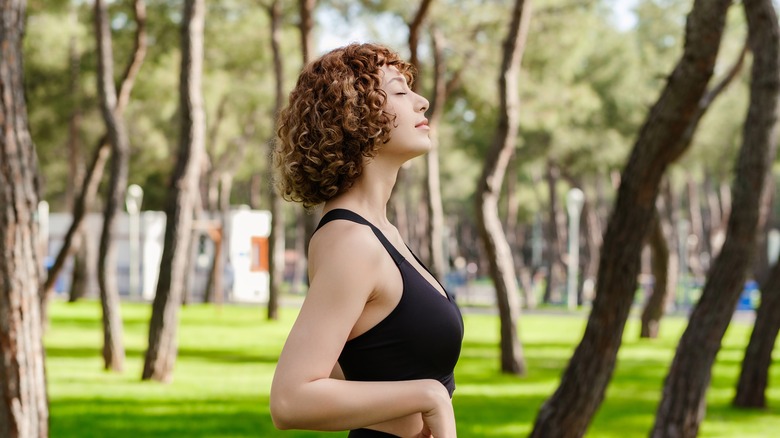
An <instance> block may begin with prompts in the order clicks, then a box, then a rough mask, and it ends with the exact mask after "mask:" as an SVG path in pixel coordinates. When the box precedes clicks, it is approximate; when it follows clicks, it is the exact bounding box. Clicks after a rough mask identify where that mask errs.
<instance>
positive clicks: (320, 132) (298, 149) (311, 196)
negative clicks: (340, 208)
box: [273, 44, 414, 208]
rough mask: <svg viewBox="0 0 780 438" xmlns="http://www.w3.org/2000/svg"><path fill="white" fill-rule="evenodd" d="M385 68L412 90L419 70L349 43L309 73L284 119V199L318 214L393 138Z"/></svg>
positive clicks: (280, 180) (280, 173) (279, 146)
mask: <svg viewBox="0 0 780 438" xmlns="http://www.w3.org/2000/svg"><path fill="white" fill-rule="evenodd" d="M383 66H393V67H395V68H397V69H398V70H399V72H400V73H401V74H403V75H404V76H405V77H406V80H407V81H408V82H409V85H410V86H411V84H412V81H413V79H414V78H413V76H414V70H413V67H412V65H411V64H409V63H407V62H405V61H402V60H401V59H400V58H399V56H398V54H397V53H395V52H393V51H392V50H390V49H388V48H386V47H383V46H380V45H376V44H350V45H348V46H345V47H341V48H338V49H335V50H333V51H331V52H329V53H326V54H325V55H323V56H322V57H321V58H319V59H317V60H316V61H314V62H312V63H310V64H309V65H307V66H305V67H304V69H303V71H302V72H301V74H300V76H299V77H298V82H297V84H296V85H295V88H294V89H293V90H292V92H291V93H290V99H289V102H288V105H287V107H286V108H284V109H283V110H282V111H281V112H280V113H279V117H278V120H277V137H278V138H277V140H276V145H275V148H274V153H273V165H274V170H275V173H276V177H275V185H276V189H277V191H278V192H279V194H280V195H281V196H282V197H283V198H284V199H286V200H288V201H294V202H300V203H302V204H303V206H304V207H306V208H311V207H313V206H316V205H318V204H321V203H323V202H325V201H327V200H329V199H331V198H333V197H334V196H336V195H338V194H341V193H343V192H344V191H345V190H347V189H349V188H350V187H351V186H352V184H353V183H354V182H355V180H356V179H357V178H358V177H359V176H360V175H361V173H362V172H363V162H364V159H365V158H371V157H373V156H375V155H376V153H377V151H378V149H379V147H380V146H381V145H382V144H384V143H386V142H387V141H388V140H389V139H390V130H391V128H392V126H393V123H394V121H395V116H394V115H393V114H391V113H387V112H385V111H384V105H385V100H386V99H387V94H386V93H385V92H384V90H382V88H381V87H382V77H383V76H382V72H381V67H383Z"/></svg>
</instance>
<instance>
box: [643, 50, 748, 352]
mask: <svg viewBox="0 0 780 438" xmlns="http://www.w3.org/2000/svg"><path fill="white" fill-rule="evenodd" d="M746 51H747V44H746V45H745V46H744V47H743V49H742V50H741V51H740V53H739V56H738V58H737V60H736V62H735V63H734V65H733V66H732V67H731V68H730V69H729V71H728V72H727V73H726V75H725V76H724V77H723V78H722V79H721V80H720V81H719V82H718V83H717V84H716V85H715V86H713V87H712V88H711V89H709V90H708V91H707V93H706V94H705V95H704V96H703V97H702V98H701V100H700V101H699V106H698V108H697V109H696V113H695V114H694V116H693V118H692V119H691V121H690V123H689V125H688V128H686V130H685V134H684V135H683V136H682V138H681V139H680V142H682V143H683V144H682V145H681V147H682V148H684V149H688V147H689V146H690V144H691V142H692V141H693V138H694V134H695V133H696V130H697V129H698V127H699V123H700V122H701V120H702V117H704V115H705V114H706V113H707V110H709V109H710V106H711V105H712V103H713V102H714V101H715V98H716V97H718V95H720V94H721V93H722V92H723V91H724V90H725V89H726V88H727V87H728V85H729V84H730V83H731V82H732V81H733V80H734V78H736V77H737V75H738V74H739V72H740V70H741V69H742V64H743V62H744V60H745V53H746ZM689 183H690V184H689V186H690V185H692V184H693V182H691V181H690V180H689ZM692 192H697V191H695V190H689V193H692ZM693 199H694V196H690V197H689V203H690V204H692V205H691V206H690V210H691V213H692V214H691V216H692V217H694V216H698V220H693V221H692V222H699V223H701V220H702V219H701V213H700V212H699V205H698V204H699V202H698V201H693ZM694 205H695V207H694ZM694 212H695V213H694ZM667 222H669V221H668V220H667V219H666V217H665V216H664V215H662V214H661V213H660V212H658V211H656V213H655V218H654V220H653V225H652V227H651V230H650V235H649V236H648V242H649V245H650V246H651V248H652V249H653V261H652V265H653V278H654V279H655V282H654V283H653V294H652V295H651V296H650V298H649V299H648V300H647V303H646V304H645V307H644V309H643V310H642V318H641V319H642V328H641V334H640V336H641V337H649V338H655V337H657V336H658V329H659V324H660V320H661V317H662V316H663V313H664V308H665V306H666V301H667V294H668V292H669V291H668V289H667V287H668V286H669V285H676V284H677V273H676V271H677V267H678V262H679V261H678V260H677V255H676V254H674V253H670V251H669V247H668V242H667V240H669V236H670V235H671V234H672V231H671V224H668V223H667ZM699 228H703V225H699ZM704 234H705V233H704V232H703V231H701V232H700V233H699V234H697V235H698V236H701V237H702V238H703V237H704ZM704 240H707V242H709V241H710V239H704ZM680 244H681V245H685V244H687V243H686V242H680ZM708 246H709V243H708ZM670 265H671V267H670Z"/></svg>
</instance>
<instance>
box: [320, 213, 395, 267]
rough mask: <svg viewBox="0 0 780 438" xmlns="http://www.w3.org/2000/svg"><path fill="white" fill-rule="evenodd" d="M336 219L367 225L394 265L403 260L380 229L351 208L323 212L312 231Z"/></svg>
mask: <svg viewBox="0 0 780 438" xmlns="http://www.w3.org/2000/svg"><path fill="white" fill-rule="evenodd" d="M338 219H342V220H347V221H350V222H355V223H358V224H362V225H368V226H369V227H370V228H371V231H373V232H374V234H375V235H376V237H377V238H378V239H379V242H380V243H381V244H382V246H384V247H385V250H387V252H388V253H389V254H390V257H392V258H393V261H394V262H395V264H396V265H400V264H401V262H403V261H404V260H405V259H404V256H402V255H401V253H400V252H398V250H397V249H395V246H393V244H392V243H390V241H389V240H387V237H385V235H384V234H382V232H381V231H379V228H377V227H375V226H374V224H372V223H371V222H369V221H367V220H366V219H364V218H363V216H360V215H359V214H357V213H355V212H354V211H352V210H346V209H343V208H336V209H333V210H331V211H329V212H327V213H325V215H324V216H322V219H320V223H319V225H317V228H316V229H315V230H314V232H315V233H316V232H317V230H319V229H320V228H322V227H323V226H325V224H327V223H328V222H331V221H334V220H338Z"/></svg>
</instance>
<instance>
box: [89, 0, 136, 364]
mask: <svg viewBox="0 0 780 438" xmlns="http://www.w3.org/2000/svg"><path fill="white" fill-rule="evenodd" d="M95 36H96V38H97V47H98V74H97V80H98V92H99V94H100V110H101V114H102V115H103V122H104V123H105V125H106V132H107V137H108V141H109V143H110V144H111V162H110V179H109V185H108V194H107V195H106V203H105V209H104V211H103V232H102V234H101V235H100V249H99V256H98V285H99V287H100V303H101V305H102V309H103V360H104V363H105V368H106V369H107V370H108V369H110V370H113V371H121V370H122V367H123V366H124V361H125V349H124V345H123V342H122V317H121V315H120V313H119V289H118V286H117V280H116V245H115V242H114V227H115V222H116V218H117V213H118V212H119V211H120V209H121V206H122V205H124V200H125V190H126V189H127V174H128V171H129V169H128V160H129V154H130V140H129V138H128V135H127V129H126V127H125V123H124V120H123V119H122V118H121V117H117V116H116V114H115V112H114V109H115V108H116V106H117V92H116V86H115V84H114V65H113V64H114V54H113V49H112V47H111V46H112V44H111V28H110V26H109V20H108V11H107V6H106V4H105V2H104V1H103V0H96V1H95Z"/></svg>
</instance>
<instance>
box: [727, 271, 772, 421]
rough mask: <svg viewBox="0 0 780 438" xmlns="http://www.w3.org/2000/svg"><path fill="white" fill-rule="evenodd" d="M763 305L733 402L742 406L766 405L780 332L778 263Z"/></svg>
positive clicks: (765, 289)
mask: <svg viewBox="0 0 780 438" xmlns="http://www.w3.org/2000/svg"><path fill="white" fill-rule="evenodd" d="M760 289H761V304H760V305H759V307H758V311H756V320H755V323H754V324H753V332H752V333H751V334H750V341H749V342H748V346H747V348H746V349H745V358H744V359H743V360H742V370H741V371H740V373H739V380H738V381H737V393H736V395H735V396H734V401H733V404H734V406H738V407H741V408H765V407H766V405H767V404H766V389H767V386H768V385H769V367H770V366H771V365H772V350H773V349H774V347H775V341H776V340H777V333H778V332H779V331H780V263H775V265H774V266H773V267H772V270H771V271H770V273H769V278H768V279H767V281H766V282H765V283H764V284H763V285H762V286H761V288H760Z"/></svg>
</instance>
